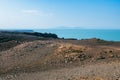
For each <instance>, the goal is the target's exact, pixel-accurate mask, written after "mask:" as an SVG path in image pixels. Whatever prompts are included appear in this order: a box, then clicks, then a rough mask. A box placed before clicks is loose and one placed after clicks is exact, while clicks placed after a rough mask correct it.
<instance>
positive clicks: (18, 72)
mask: <svg viewBox="0 0 120 80" xmlns="http://www.w3.org/2000/svg"><path fill="white" fill-rule="evenodd" d="M111 71H112V73H111ZM119 77H120V43H119V42H107V41H104V40H98V39H90V40H62V39H58V40H55V39H52V40H35V41H30V42H24V43H21V44H19V45H17V46H15V47H11V48H9V49H8V50H6V51H1V52H0V79H1V80H119V79H120V78H119Z"/></svg>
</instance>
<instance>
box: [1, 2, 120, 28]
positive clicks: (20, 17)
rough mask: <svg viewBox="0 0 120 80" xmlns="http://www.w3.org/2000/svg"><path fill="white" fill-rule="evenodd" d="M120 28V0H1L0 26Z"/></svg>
mask: <svg viewBox="0 0 120 80" xmlns="http://www.w3.org/2000/svg"><path fill="white" fill-rule="evenodd" d="M60 27H62V28H63V27H70V28H71V27H75V28H85V29H87V28H88V29H120V0H0V29H40V28H60Z"/></svg>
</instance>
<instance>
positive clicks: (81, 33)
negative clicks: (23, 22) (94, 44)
mask: <svg viewBox="0 0 120 80" xmlns="http://www.w3.org/2000/svg"><path fill="white" fill-rule="evenodd" d="M34 31H36V32H42V33H45V32H47V33H55V34H57V35H58V37H60V38H62V37H64V38H77V39H88V38H100V39H104V40H109V41H120V30H102V29H39V30H34Z"/></svg>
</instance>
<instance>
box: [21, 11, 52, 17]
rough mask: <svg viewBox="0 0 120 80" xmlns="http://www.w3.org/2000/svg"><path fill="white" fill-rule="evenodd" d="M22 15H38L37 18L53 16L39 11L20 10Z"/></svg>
mask: <svg viewBox="0 0 120 80" xmlns="http://www.w3.org/2000/svg"><path fill="white" fill-rule="evenodd" d="M22 13H24V14H33V15H38V16H48V17H49V16H53V14H52V13H46V12H44V11H39V10H22Z"/></svg>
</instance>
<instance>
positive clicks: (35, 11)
mask: <svg viewBox="0 0 120 80" xmlns="http://www.w3.org/2000/svg"><path fill="white" fill-rule="evenodd" d="M22 12H23V13H26V14H38V13H39V11H38V10H23V11H22Z"/></svg>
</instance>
